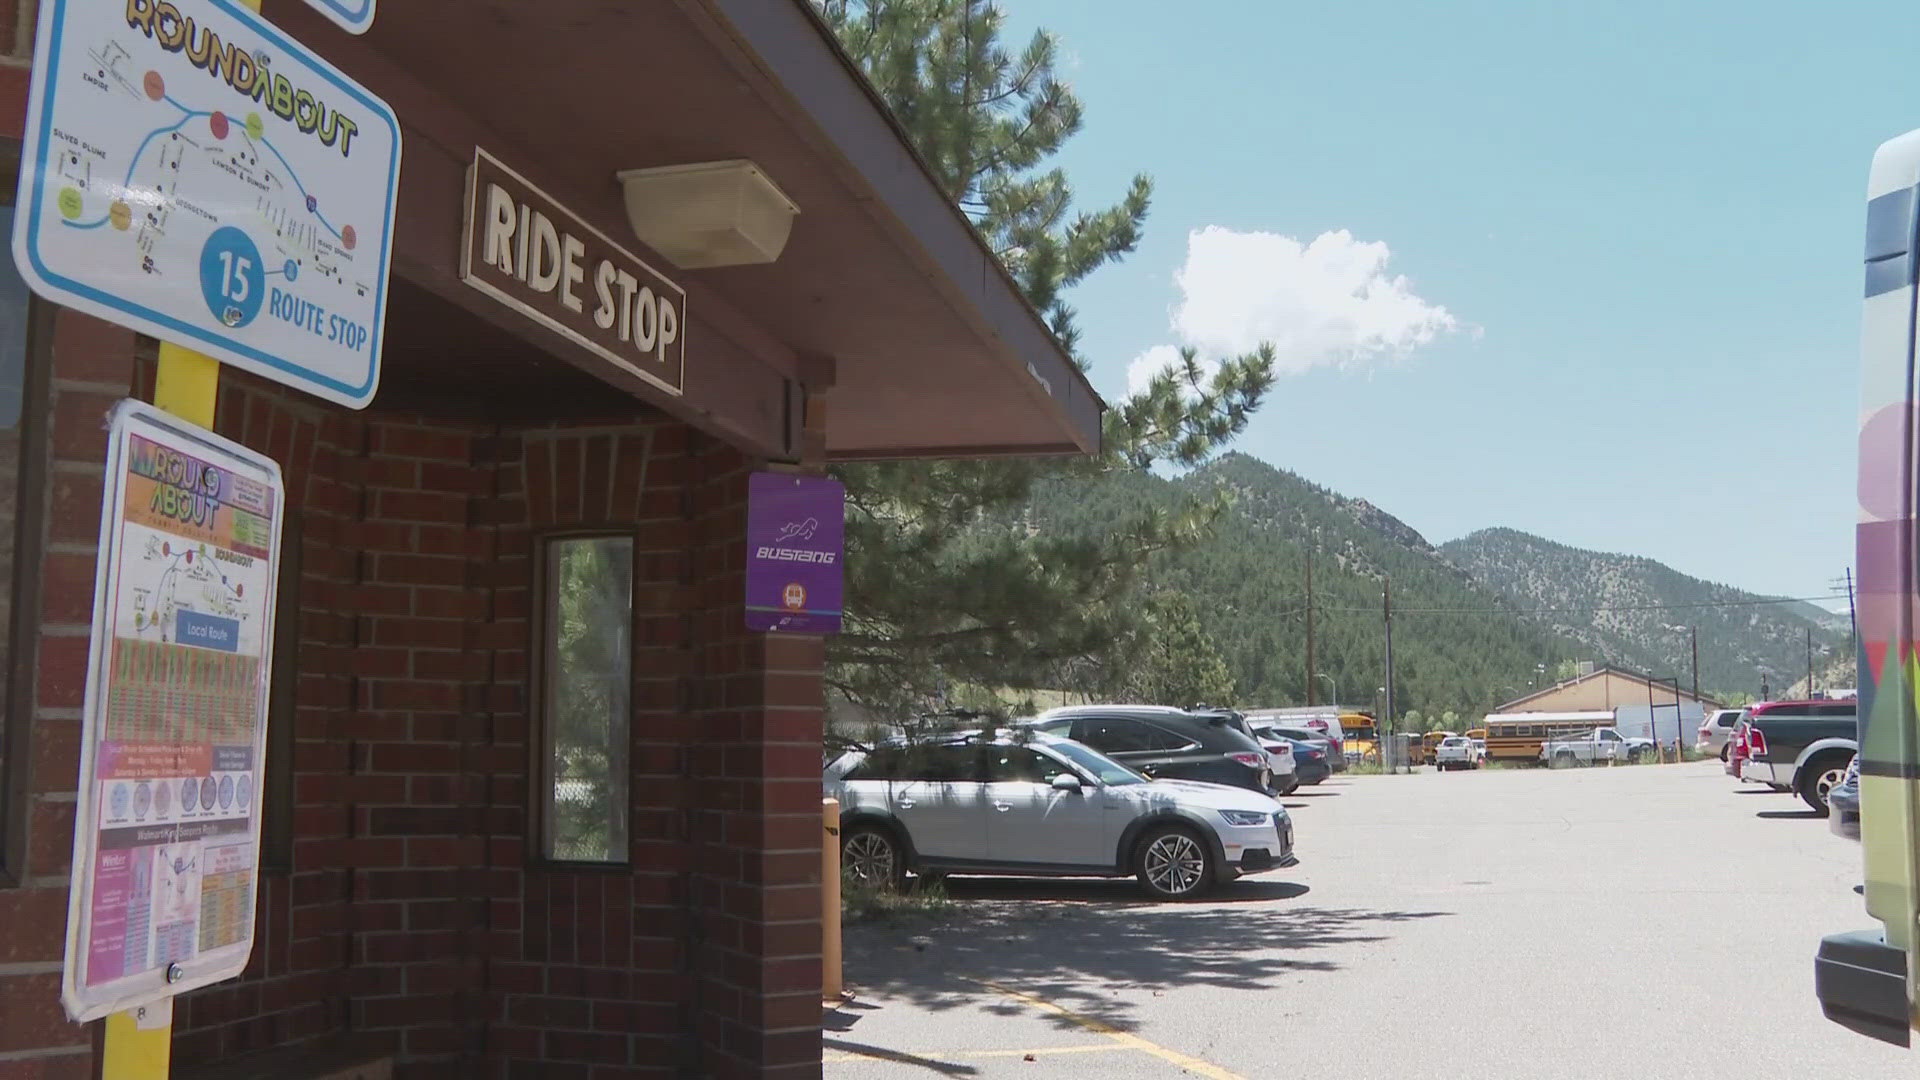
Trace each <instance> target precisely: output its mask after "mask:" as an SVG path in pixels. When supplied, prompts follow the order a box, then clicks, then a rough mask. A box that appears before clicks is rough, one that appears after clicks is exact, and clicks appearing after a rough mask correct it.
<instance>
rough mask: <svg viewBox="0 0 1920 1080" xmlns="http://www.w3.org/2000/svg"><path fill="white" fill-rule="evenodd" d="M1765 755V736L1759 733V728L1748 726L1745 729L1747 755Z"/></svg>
mask: <svg viewBox="0 0 1920 1080" xmlns="http://www.w3.org/2000/svg"><path fill="white" fill-rule="evenodd" d="M1766 755H1767V737H1766V736H1765V735H1763V734H1761V732H1760V729H1759V728H1749V729H1748V730H1747V756H1748V757H1765V756H1766Z"/></svg>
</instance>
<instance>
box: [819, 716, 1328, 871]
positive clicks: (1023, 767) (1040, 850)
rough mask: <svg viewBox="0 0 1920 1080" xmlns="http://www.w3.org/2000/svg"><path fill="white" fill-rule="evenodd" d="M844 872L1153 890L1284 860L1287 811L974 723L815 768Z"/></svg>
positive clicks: (1054, 741)
mask: <svg viewBox="0 0 1920 1080" xmlns="http://www.w3.org/2000/svg"><path fill="white" fill-rule="evenodd" d="M824 780H825V793H826V795H827V797H829V798H834V799H838V800H839V801H840V849H841V860H842V863H841V865H842V867H843V868H844V870H845V872H846V873H847V874H848V875H849V876H851V877H854V878H856V879H858V880H860V881H863V882H866V883H868V884H871V885H881V886H897V885H899V884H900V883H901V882H902V881H903V880H904V878H905V876H906V873H907V871H908V870H912V871H914V872H915V873H918V874H921V875H923V876H927V875H937V874H947V873H962V874H965V873H974V874H1013V875H1023V876H1024V875H1035V876H1076V877H1078V876H1099V877H1126V876H1128V875H1132V876H1135V877H1137V878H1139V880H1140V884H1141V886H1142V887H1144V888H1145V889H1146V890H1147V892H1149V893H1151V894H1153V895H1154V896H1157V897H1161V898H1164V899H1172V900H1180V899H1186V898H1188V897H1193V896H1198V895H1200V894H1201V893H1203V892H1205V891H1206V890H1207V889H1208V888H1210V887H1211V886H1213V885H1214V884H1216V883H1219V882H1225V881H1231V880H1233V878H1235V877H1237V876H1239V875H1241V874H1254V873H1259V872H1261V871H1264V870H1274V869H1279V868H1282V867H1288V866H1293V865H1295V864H1297V863H1298V862H1299V860H1298V859H1297V858H1295V857H1294V854H1293V822H1292V821H1291V820H1289V819H1288V817H1287V812H1286V810H1284V809H1283V808H1281V807H1280V806H1279V805H1278V804H1277V803H1275V802H1274V801H1273V799H1272V798H1271V797H1270V796H1267V795H1263V794H1261V793H1259V792H1255V791H1249V790H1245V789H1242V788H1235V787H1227V786H1224V785H1220V784H1203V783H1197V782H1194V781H1188V780H1148V779H1147V778H1145V777H1143V776H1141V775H1140V774H1139V773H1136V772H1134V771H1133V770H1132V769H1129V768H1127V767H1126V766H1124V765H1122V764H1120V763H1119V762H1117V761H1114V760H1113V759H1112V758H1109V757H1107V756H1106V755H1104V754H1101V753H1099V752H1097V751H1095V750H1091V749H1089V748H1087V747H1085V746H1082V745H1081V744H1079V743H1077V742H1074V741H1072V740H1071V739H1063V738H1060V737H1058V736H1053V735H1047V734H1044V733H1041V732H1027V731H1022V732H1020V733H1018V734H1014V733H1008V732H999V733H991V734H990V733H972V734H963V735H956V736H952V737H949V738H944V739H942V740H939V741H935V742H922V743H916V744H911V745H909V744H904V743H899V742H893V743H888V744H883V745H881V746H879V747H876V748H874V749H873V750H871V751H864V750H849V751H847V752H846V753H844V754H842V755H841V756H840V757H839V758H837V759H835V760H834V761H833V762H832V763H831V764H829V765H828V766H827V768H826V772H825V777H824Z"/></svg>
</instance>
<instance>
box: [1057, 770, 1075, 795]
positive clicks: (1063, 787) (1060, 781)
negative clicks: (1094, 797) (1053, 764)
mask: <svg viewBox="0 0 1920 1080" xmlns="http://www.w3.org/2000/svg"><path fill="white" fill-rule="evenodd" d="M1053 790H1055V791H1076V792H1077V791H1079V790H1080V778H1079V777H1077V776H1075V775H1073V774H1072V773H1064V772H1063V773H1061V774H1060V775H1059V776H1056V777H1054V778H1053Z"/></svg>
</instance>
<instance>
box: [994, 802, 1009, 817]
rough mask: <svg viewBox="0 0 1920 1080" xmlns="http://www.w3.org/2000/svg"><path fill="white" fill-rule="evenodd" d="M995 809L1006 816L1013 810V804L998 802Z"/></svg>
mask: <svg viewBox="0 0 1920 1080" xmlns="http://www.w3.org/2000/svg"><path fill="white" fill-rule="evenodd" d="M993 808H994V809H995V810H998V811H1000V812H1001V813H1003V814H1004V813H1006V812H1007V811H1009V810H1011V809H1013V804H1012V803H1007V802H996V803H994V804H993Z"/></svg>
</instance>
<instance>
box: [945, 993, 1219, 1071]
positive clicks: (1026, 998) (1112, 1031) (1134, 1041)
mask: <svg viewBox="0 0 1920 1080" xmlns="http://www.w3.org/2000/svg"><path fill="white" fill-rule="evenodd" d="M973 981H974V982H977V983H979V984H980V985H981V986H984V987H986V988H987V989H989V990H992V991H993V992H994V993H996V994H1001V995H1003V996H1005V997H1010V998H1012V999H1013V1000H1015V1001H1019V1002H1023V1003H1025V1004H1028V1005H1031V1006H1033V1007H1034V1008H1036V1009H1039V1010H1041V1011H1042V1012H1049V1013H1052V1014H1053V1015H1055V1016H1058V1017H1060V1018H1062V1019H1064V1020H1068V1021H1071V1022H1073V1023H1074V1024H1077V1025H1079V1026H1080V1027H1081V1028H1084V1029H1085V1030H1087V1031H1091V1032H1093V1033H1094V1034H1096V1035H1105V1036H1106V1037H1107V1038H1109V1039H1112V1040H1113V1041H1114V1042H1115V1043H1116V1044H1118V1045H1120V1046H1124V1047H1126V1048H1127V1049H1129V1050H1138V1051H1140V1052H1142V1053H1146V1054H1152V1055H1153V1056H1154V1057H1157V1058H1159V1059H1160V1060H1162V1061H1166V1062H1171V1063H1172V1064H1175V1065H1178V1066H1180V1067H1181V1068H1183V1069H1186V1070H1187V1071H1189V1072H1191V1073H1194V1074H1195V1075H1198V1076H1204V1077H1206V1078H1207V1080H1246V1078H1245V1077H1242V1076H1240V1075H1238V1074H1235V1073H1230V1072H1228V1071H1227V1070H1225V1069H1223V1068H1221V1067H1220V1066H1218V1065H1215V1064H1213V1063H1212V1062H1210V1061H1201V1060H1200V1059H1199V1058H1196V1057H1188V1056H1187V1055H1185V1054H1183V1053H1181V1052H1180V1051H1178V1050H1169V1049H1167V1048H1166V1047H1164V1046H1161V1045H1159V1044H1158V1043H1150V1042H1148V1041H1147V1040H1145V1039H1143V1038H1141V1037H1140V1036H1138V1035H1134V1034H1130V1033H1128V1032H1125V1031H1121V1030H1120V1029H1119V1028H1116V1027H1114V1026H1113V1025H1111V1024H1108V1023H1106V1022H1104V1021H1101V1020H1096V1019H1094V1018H1093V1017H1091V1016H1081V1015H1080V1014H1079V1013H1077V1012H1074V1011H1073V1010H1071V1009H1064V1008H1061V1007H1060V1006H1058V1005H1055V1004H1054V1003H1053V1002H1051V1001H1048V1000H1046V999H1045V998H1037V997H1034V996H1033V995H1032V994H1026V993H1022V992H1020V991H1018V990H1015V989H1013V988H1012V987H1008V986H1001V985H1000V984H999V983H996V982H988V981H987V980H985V979H975V980H973Z"/></svg>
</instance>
